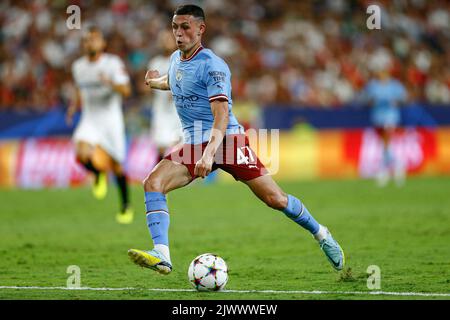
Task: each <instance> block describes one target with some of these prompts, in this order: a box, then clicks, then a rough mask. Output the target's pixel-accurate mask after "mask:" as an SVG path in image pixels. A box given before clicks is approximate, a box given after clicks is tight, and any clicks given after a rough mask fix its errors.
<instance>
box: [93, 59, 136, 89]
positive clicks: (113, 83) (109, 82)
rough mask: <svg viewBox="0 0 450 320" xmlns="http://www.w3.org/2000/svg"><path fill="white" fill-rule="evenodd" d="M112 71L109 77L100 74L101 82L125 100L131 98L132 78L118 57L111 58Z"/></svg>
mask: <svg viewBox="0 0 450 320" xmlns="http://www.w3.org/2000/svg"><path fill="white" fill-rule="evenodd" d="M110 70H111V71H110V73H109V75H108V76H107V75H105V74H104V73H100V74H99V78H100V81H101V82H103V84H105V85H106V86H109V87H110V88H111V89H112V90H113V91H115V92H117V93H119V94H120V95H122V96H123V97H124V98H127V97H129V96H130V95H131V85H130V78H129V76H128V74H127V71H126V68H125V65H124V63H123V62H122V60H120V58H118V57H116V58H111V60H110Z"/></svg>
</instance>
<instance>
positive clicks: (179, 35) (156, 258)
mask: <svg viewBox="0 0 450 320" xmlns="http://www.w3.org/2000/svg"><path fill="white" fill-rule="evenodd" d="M172 29H173V34H174V37H175V40H176V44H177V47H178V49H179V50H177V51H175V52H174V53H173V54H172V56H171V60H170V67H169V70H168V73H167V74H165V75H163V76H160V75H159V72H157V71H154V70H149V71H148V72H147V75H146V83H147V84H148V85H149V86H150V87H151V88H154V89H160V90H171V91H172V95H173V98H174V99H173V100H174V102H175V105H176V108H177V112H178V115H179V117H180V119H181V122H182V126H183V131H184V135H185V144H184V145H183V147H182V148H181V149H180V150H177V151H175V152H173V153H171V154H170V155H168V156H166V157H165V158H164V159H163V160H161V161H160V162H159V163H158V164H157V165H156V167H155V168H154V169H153V170H152V172H151V173H150V174H149V175H148V176H147V178H146V179H145V180H144V191H145V206H146V217H147V225H148V228H149V231H150V234H151V237H152V240H153V245H154V248H153V249H152V250H150V251H144V250H138V249H130V250H128V255H129V257H130V259H131V260H132V261H133V262H134V263H136V264H137V265H139V266H142V267H146V268H150V269H153V270H155V271H157V272H159V273H161V274H168V273H170V272H171V271H172V263H171V259H170V252H169V239H168V230H169V220H170V215H169V208H168V206H167V201H166V196H165V195H166V194H167V193H168V192H170V191H171V190H174V189H177V188H181V187H183V186H186V185H187V184H189V183H190V182H191V181H193V180H194V179H195V178H197V177H201V178H205V177H206V176H207V175H208V174H209V173H210V172H211V171H214V170H216V169H217V168H221V169H222V170H224V171H226V172H228V173H230V174H231V175H232V176H233V177H234V178H235V179H236V180H239V181H242V182H243V183H245V184H246V185H247V186H248V187H249V188H250V189H251V190H252V191H253V193H254V194H255V195H256V196H257V197H258V198H259V199H261V200H262V201H263V202H265V203H266V204H267V205H268V206H269V207H271V208H274V209H276V210H279V211H282V212H284V214H285V215H286V216H287V217H288V218H290V219H292V220H293V221H295V222H296V223H297V224H298V225H300V226H301V227H303V228H305V229H306V230H308V231H309V232H310V233H311V234H312V235H313V237H314V238H315V239H316V240H317V241H318V243H319V245H320V248H321V249H322V250H323V252H324V253H325V255H326V257H327V258H328V260H329V262H330V263H331V264H332V266H333V267H334V268H335V269H336V270H342V268H343V266H344V263H345V259H344V253H343V251H342V249H341V247H340V246H339V244H338V243H337V242H336V241H335V240H334V239H333V237H332V236H331V234H330V232H329V231H328V229H327V228H326V227H324V226H322V225H320V224H319V223H318V222H317V221H316V220H315V219H314V218H313V217H312V215H311V214H310V213H309V212H308V210H307V209H306V207H305V206H304V205H303V203H302V202H301V201H300V200H299V199H297V198H296V197H295V196H293V195H288V194H286V193H284V192H283V191H282V190H281V189H280V187H279V186H278V185H277V184H276V183H275V182H274V181H273V179H272V177H271V176H270V175H268V174H267V170H266V169H265V167H264V165H263V164H262V163H261V162H260V161H259V159H258V157H257V156H256V155H255V153H254V152H253V151H252V150H251V148H250V146H249V143H248V139H247V138H246V136H245V133H244V131H243V128H242V127H241V126H240V125H239V123H238V121H237V120H236V118H235V117H234V115H233V113H232V112H231V108H232V100H231V72H230V70H229V68H228V66H227V64H226V63H225V62H224V61H223V60H222V59H221V58H219V57H218V56H216V55H215V54H214V53H213V52H212V51H211V50H209V49H206V48H204V47H203V46H202V44H201V39H202V35H203V33H204V32H205V29H206V25H205V15H204V12H203V10H202V9H201V8H200V7H198V6H195V5H182V6H180V7H178V8H177V9H176V10H175V12H174V16H173V19H172Z"/></svg>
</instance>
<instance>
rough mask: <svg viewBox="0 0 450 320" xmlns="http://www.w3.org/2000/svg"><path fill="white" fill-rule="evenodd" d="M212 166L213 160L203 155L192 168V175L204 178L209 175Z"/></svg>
mask: <svg viewBox="0 0 450 320" xmlns="http://www.w3.org/2000/svg"><path fill="white" fill-rule="evenodd" d="M212 165H213V158H212V157H211V156H208V155H206V154H203V156H202V157H201V159H200V160H198V161H197V163H196V164H195V168H194V175H196V176H198V177H201V178H205V177H206V176H207V175H208V174H210V172H211V170H212Z"/></svg>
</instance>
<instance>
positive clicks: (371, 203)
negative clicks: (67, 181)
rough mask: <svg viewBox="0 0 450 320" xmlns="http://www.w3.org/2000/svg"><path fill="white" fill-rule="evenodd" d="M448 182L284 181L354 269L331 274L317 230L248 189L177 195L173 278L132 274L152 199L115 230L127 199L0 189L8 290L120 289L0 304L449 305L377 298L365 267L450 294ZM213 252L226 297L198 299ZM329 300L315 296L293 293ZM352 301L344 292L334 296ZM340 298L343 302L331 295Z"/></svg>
mask: <svg viewBox="0 0 450 320" xmlns="http://www.w3.org/2000/svg"><path fill="white" fill-rule="evenodd" d="M449 185H450V179H448V178H412V179H409V180H408V181H407V184H406V185H405V186H404V187H403V188H397V187H395V186H388V187H386V188H382V189H380V188H377V187H376V186H375V184H374V182H373V181H368V180H354V181H353V180H352V181H308V182H295V183H294V182H289V183H281V186H282V187H283V189H284V190H285V191H286V192H288V193H292V194H294V195H296V196H298V197H299V198H300V199H302V200H303V201H304V202H305V204H306V205H307V206H308V208H309V210H310V212H311V213H312V214H313V215H314V216H315V217H316V219H317V220H318V221H319V222H320V223H322V224H324V225H326V226H328V227H329V229H330V230H331V231H332V233H333V235H334V237H335V238H336V239H337V240H338V241H339V242H340V244H341V245H342V247H343V249H344V251H345V253H346V260H347V265H346V269H345V271H344V272H341V273H338V272H336V271H334V270H333V269H332V267H331V266H330V265H329V263H328V261H327V260H326V258H325V256H324V255H323V253H322V252H321V251H320V249H319V247H318V245H317V243H316V242H315V241H314V240H313V239H312V237H311V235H309V234H308V232H306V231H304V230H302V229H301V228H299V227H298V226H297V225H296V224H295V223H293V222H291V221H290V220H288V219H287V218H285V216H284V214H283V213H280V212H277V211H274V210H272V209H270V208H268V207H266V206H265V205H264V204H262V203H261V202H260V201H259V200H257V199H256V198H255V197H254V196H253V195H252V194H251V192H250V190H248V189H247V187H246V186H245V185H243V184H241V183H218V184H213V185H203V184H201V183H197V184H194V185H192V186H189V187H186V188H183V189H180V190H176V191H174V192H172V193H171V194H170V195H169V207H170V210H171V228H170V234H169V238H170V243H171V255H172V261H173V266H174V270H173V272H172V274H170V275H169V276H162V275H159V274H156V273H155V272H153V271H151V270H147V269H141V268H139V267H137V266H135V265H134V264H132V263H131V262H130V261H129V259H128V256H127V250H128V249H129V248H140V249H150V248H151V238H150V236H149V233H148V230H147V226H146V223H145V215H144V204H143V191H142V189H141V188H140V187H139V186H135V187H133V189H132V200H133V205H134V208H135V211H136V216H135V221H134V223H133V224H131V225H127V226H124V225H118V224H117V223H116V222H115V220H114V215H115V213H116V209H117V205H118V198H117V190H116V189H115V187H113V186H111V185H110V190H109V194H108V196H107V198H106V199H105V200H103V201H97V200H94V199H93V198H92V196H91V193H90V190H89V188H77V189H71V190H36V191H33V190H28V191H24V190H1V191H0V218H1V223H0V240H1V245H0V286H21V287H22V286H23V287H29V286H40V287H64V286H66V281H67V278H68V277H69V276H70V274H67V273H66V271H67V267H68V266H70V265H77V266H79V267H80V269H81V286H82V287H94V288H124V287H127V288H128V287H131V288H134V289H133V290H120V291H88V290H86V291H84V290H83V291H74V290H44V289H31V290H24V289H9V288H3V289H0V299H221V300H222V299H450V297H448V296H441V297H423V296H388V295H368V294H348V293H345V292H355V291H357V292H363V293H366V292H370V290H369V289H368V288H367V277H368V274H367V273H366V272H367V267H368V266H370V265H377V266H379V268H380V270H381V289H380V290H381V291H386V292H399V293H400V292H416V293H417V292H428V293H447V294H449V293H450V246H449V242H450V193H449ZM205 252H214V253H217V254H219V255H220V256H222V257H223V258H224V259H225V261H226V262H227V263H228V266H229V276H230V278H229V282H228V284H227V287H226V289H229V290H275V291H287V292H285V293H280V292H275V293H273V292H272V293H270V292H269V293H264V292H250V293H248V292H233V293H229V292H228V293H226V292H225V293H220V292H219V293H199V292H195V291H192V292H191V291H187V292H177V291H175V292H171V291H162V292H155V291H150V290H146V289H148V288H161V289H192V288H191V286H190V284H189V282H188V280H187V269H188V266H189V263H190V261H191V260H192V259H193V258H194V257H195V256H197V255H198V254H201V253H205ZM298 290H304V291H314V290H318V291H326V292H327V293H325V294H309V293H298V292H289V291H298ZM338 291H339V292H344V293H337V292H338ZM333 292H336V293H333Z"/></svg>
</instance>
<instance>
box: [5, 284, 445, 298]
mask: <svg viewBox="0 0 450 320" xmlns="http://www.w3.org/2000/svg"><path fill="white" fill-rule="evenodd" d="M1 289H12V290H70V291H139V290H140V291H155V292H196V290H194V289H162V288H134V287H128V288H91V287H80V288H68V287H37V286H30V287H26V286H0V290H1ZM219 293H270V294H313V295H314V294H316V295H321V294H342V295H387V296H419V297H450V293H437V292H389V291H318V290H314V291H306V290H222V291H219Z"/></svg>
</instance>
